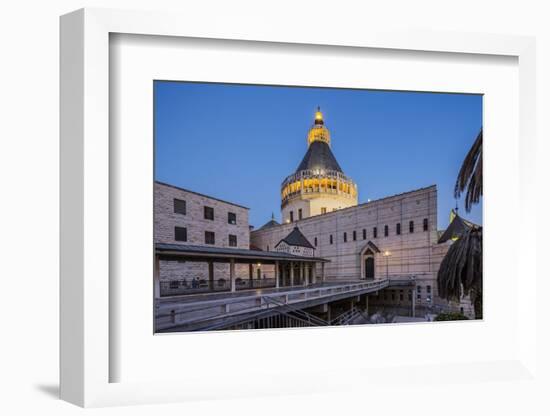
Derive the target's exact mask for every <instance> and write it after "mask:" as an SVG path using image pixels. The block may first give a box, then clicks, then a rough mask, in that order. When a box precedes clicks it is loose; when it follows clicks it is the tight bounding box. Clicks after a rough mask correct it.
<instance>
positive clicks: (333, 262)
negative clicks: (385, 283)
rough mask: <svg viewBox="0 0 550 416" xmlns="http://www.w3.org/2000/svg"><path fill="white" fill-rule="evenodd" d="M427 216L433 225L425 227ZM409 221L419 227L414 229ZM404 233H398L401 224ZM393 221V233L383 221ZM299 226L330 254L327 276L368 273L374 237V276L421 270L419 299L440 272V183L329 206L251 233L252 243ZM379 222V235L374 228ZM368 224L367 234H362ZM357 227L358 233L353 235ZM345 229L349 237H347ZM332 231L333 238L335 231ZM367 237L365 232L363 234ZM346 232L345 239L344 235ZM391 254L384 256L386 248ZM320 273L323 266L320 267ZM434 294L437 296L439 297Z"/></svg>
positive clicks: (269, 242)
mask: <svg viewBox="0 0 550 416" xmlns="http://www.w3.org/2000/svg"><path fill="white" fill-rule="evenodd" d="M424 219H427V221H428V230H427V231H424V230H423V223H424ZM409 221H413V223H414V226H413V227H414V229H413V232H410V229H409ZM398 223H399V224H401V233H400V234H399V235H397V231H396V228H397V224H398ZM386 225H387V226H388V236H387V237H386V236H385V235H384V227H385V226H386ZM294 226H298V227H299V229H300V231H301V232H302V233H303V234H304V235H305V236H306V238H307V239H308V240H309V241H310V242H311V243H312V244H313V245H314V246H315V256H317V257H323V258H327V259H329V260H330V263H327V264H326V265H325V277H326V278H327V279H328V280H333V279H334V280H346V279H359V278H362V277H364V265H363V261H364V256H363V255H362V254H363V253H364V252H365V250H366V249H367V243H368V242H369V241H371V242H372V243H374V244H375V245H376V246H377V247H378V248H379V250H380V253H375V254H374V258H375V277H376V278H383V277H386V275H387V276H388V277H390V278H400V277H403V276H408V275H414V276H416V279H417V283H418V285H419V286H421V287H422V289H421V290H422V291H423V296H422V299H420V302H421V303H423V302H426V299H427V297H426V296H425V291H426V287H427V286H430V287H431V291H432V292H434V291H435V290H436V288H435V286H436V285H435V277H436V275H437V270H438V269H439V265H438V264H439V263H438V262H440V260H441V258H442V257H441V258H439V257H438V258H437V259H434V258H432V257H433V246H434V245H436V243H437V238H438V233H437V189H436V187H435V186H430V187H428V188H423V189H419V190H416V191H411V192H407V193H403V194H399V195H394V196H391V197H387V198H383V199H379V200H376V201H371V202H368V203H364V204H360V205H357V206H354V207H350V208H345V209H341V210H338V211H335V212H328V213H327V214H324V215H317V216H314V217H310V218H306V219H303V220H301V221H295V222H294V223H287V224H281V225H278V226H275V227H270V228H266V229H258V230H255V231H252V233H251V237H250V238H251V243H252V244H253V245H254V246H256V247H258V248H261V249H262V250H266V249H267V247H268V246H269V247H275V245H276V244H277V243H278V242H279V241H280V240H281V239H282V238H283V237H285V236H286V235H288V234H289V233H290V232H291V231H292V229H293V228H294ZM374 227H376V228H377V236H376V237H374V232H373V229H374ZM363 230H365V236H364V235H363ZM354 231H355V239H354ZM344 233H345V237H344ZM331 235H332V244H331V243H330V237H331ZM364 237H365V238H364ZM344 238H345V241H344ZM386 251H388V252H389V254H390V255H389V256H388V257H385V256H384V252H386ZM318 275H320V270H318ZM435 295H436V294H435V293H433V295H432V301H433V298H434V297H435Z"/></svg>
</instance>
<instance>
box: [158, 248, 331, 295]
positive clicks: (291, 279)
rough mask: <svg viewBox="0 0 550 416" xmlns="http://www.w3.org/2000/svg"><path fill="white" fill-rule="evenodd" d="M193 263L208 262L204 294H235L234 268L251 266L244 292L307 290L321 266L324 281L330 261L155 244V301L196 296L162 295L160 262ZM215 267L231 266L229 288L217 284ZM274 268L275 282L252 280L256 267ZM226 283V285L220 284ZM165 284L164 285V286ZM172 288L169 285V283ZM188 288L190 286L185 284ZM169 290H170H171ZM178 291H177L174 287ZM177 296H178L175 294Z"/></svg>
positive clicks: (319, 258) (265, 252) (257, 251)
mask: <svg viewBox="0 0 550 416" xmlns="http://www.w3.org/2000/svg"><path fill="white" fill-rule="evenodd" d="M161 260H167V261H179V262H181V261H184V262H185V261H191V262H205V263H207V264H208V282H205V285H204V287H203V290H202V291H214V290H220V291H223V290H228V291H229V290H230V291H232V292H234V291H236V290H237V289H238V288H237V282H236V280H237V279H236V278H235V264H248V265H249V268H250V274H249V281H248V282H246V281H243V280H242V279H241V280H240V283H241V285H242V286H243V288H249V289H254V288H258V287H266V286H271V287H276V288H278V287H282V286H298V285H300V286H307V285H308V284H314V283H316V282H317V275H316V264H317V263H320V264H321V279H322V280H323V279H324V264H325V263H326V262H328V261H330V260H327V259H324V258H321V257H308V256H297V255H293V254H289V253H284V252H278V251H261V250H247V249H239V248H226V247H208V246H194V245H186V244H163V243H157V244H155V297H157V298H159V297H160V296H161V295H165V294H183V293H197V292H198V291H197V290H193V289H198V288H197V287H192V288H189V289H190V290H188V291H186V290H179V291H176V290H173V291H172V292H174V293H169V292H170V290H163V291H162V292H165V293H161V282H160V261H161ZM214 263H228V264H229V279H228V281H227V286H226V285H225V279H219V280H218V284H214V266H213V264H214ZM257 263H261V264H269V265H274V269H275V279H257V280H256V279H253V276H252V265H253V264H257ZM220 282H223V283H220ZM162 283H164V282H162ZM167 283H168V284H170V282H167ZM185 288H187V283H185ZM168 289H169V287H168ZM174 289H175V287H174ZM176 292H177V293H176Z"/></svg>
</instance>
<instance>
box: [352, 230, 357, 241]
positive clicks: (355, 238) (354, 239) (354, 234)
mask: <svg viewBox="0 0 550 416" xmlns="http://www.w3.org/2000/svg"><path fill="white" fill-rule="evenodd" d="M353 241H357V231H355V230H354V231H353Z"/></svg>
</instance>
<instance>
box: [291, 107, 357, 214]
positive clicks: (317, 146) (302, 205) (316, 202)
mask: <svg viewBox="0 0 550 416" xmlns="http://www.w3.org/2000/svg"><path fill="white" fill-rule="evenodd" d="M330 141H331V137H330V131H329V130H328V128H327V127H326V126H325V122H324V117H323V113H322V112H321V109H320V108H317V111H316V113H315V119H314V122H313V125H312V126H311V128H310V129H309V131H308V134H307V145H308V149H307V152H306V154H305V155H304V157H303V159H302V161H301V162H300V164H299V165H298V168H297V169H296V171H295V172H294V173H293V174H292V175H289V176H288V177H287V178H285V180H284V181H283V183H282V184H281V209H282V217H283V222H293V221H295V220H301V219H304V218H307V217H310V216H313V215H320V214H326V213H328V212H331V211H336V210H338V209H341V208H346V207H349V206H353V205H357V185H356V184H355V182H353V180H352V179H351V178H349V177H347V176H346V175H345V174H344V172H343V170H342V168H341V167H340V165H339V164H338V161H337V160H336V157H334V154H333V153H332V150H331V148H330V146H331V144H330Z"/></svg>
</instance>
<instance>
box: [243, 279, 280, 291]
mask: <svg viewBox="0 0 550 416" xmlns="http://www.w3.org/2000/svg"><path fill="white" fill-rule="evenodd" d="M276 283H277V282H276V280H275V279H236V280H235V289H237V290H245V289H261V288H265V287H275V284H276Z"/></svg>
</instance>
